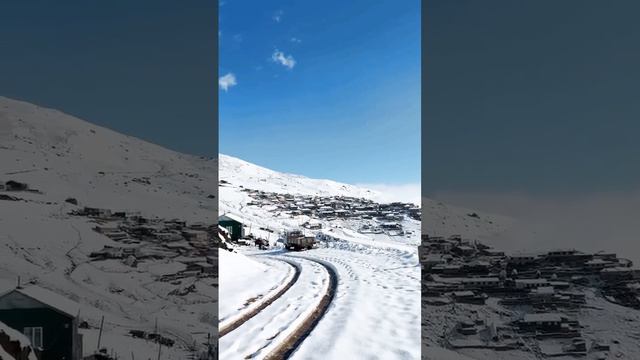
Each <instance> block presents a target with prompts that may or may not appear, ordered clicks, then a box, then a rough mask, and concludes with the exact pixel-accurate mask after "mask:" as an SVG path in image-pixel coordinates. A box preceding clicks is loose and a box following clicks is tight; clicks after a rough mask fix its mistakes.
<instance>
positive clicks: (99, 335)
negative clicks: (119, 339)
mask: <svg viewBox="0 0 640 360" xmlns="http://www.w3.org/2000/svg"><path fill="white" fill-rule="evenodd" d="M103 325H104V315H102V320H100V332H99V333H98V347H97V348H96V352H97V351H99V350H100V341H101V340H102V326H103Z"/></svg>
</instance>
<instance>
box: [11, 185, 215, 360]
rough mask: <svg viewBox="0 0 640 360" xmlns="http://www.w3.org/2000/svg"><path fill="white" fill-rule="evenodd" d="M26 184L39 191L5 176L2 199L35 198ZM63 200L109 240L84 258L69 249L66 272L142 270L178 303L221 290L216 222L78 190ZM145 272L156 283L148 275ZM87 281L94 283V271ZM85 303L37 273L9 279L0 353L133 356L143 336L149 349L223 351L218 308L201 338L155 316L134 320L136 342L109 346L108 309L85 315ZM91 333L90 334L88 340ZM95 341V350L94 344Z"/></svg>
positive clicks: (120, 290)
mask: <svg viewBox="0 0 640 360" xmlns="http://www.w3.org/2000/svg"><path fill="white" fill-rule="evenodd" d="M21 192H31V193H34V192H37V190H33V189H31V188H30V186H29V184H26V183H23V182H19V181H15V180H10V181H7V182H4V183H2V184H0V200H4V201H24V202H28V201H30V200H26V199H23V198H21V195H20V193H21ZM64 202H65V203H66V205H68V206H70V207H71V208H72V210H71V211H69V213H68V214H66V216H70V217H71V218H77V219H84V220H85V221H86V222H87V223H89V224H92V230H93V232H95V233H96V234H99V236H102V237H104V239H105V240H106V241H107V242H108V243H109V245H104V247H103V248H102V249H99V250H96V251H93V252H91V253H89V254H87V255H86V257H84V258H80V257H79V256H78V255H77V254H75V256H70V255H69V260H70V263H71V265H70V266H69V267H67V268H66V269H64V275H65V277H67V278H68V279H71V280H72V281H74V280H73V279H74V278H75V275H74V272H76V270H77V269H78V268H79V267H80V266H91V267H93V268H96V269H100V270H102V271H105V272H112V271H116V272H119V273H127V272H129V273H131V274H138V275H135V276H137V277H139V278H140V279H138V281H144V283H143V286H145V287H149V288H151V287H152V288H153V289H154V290H153V291H154V292H157V295H158V296H160V297H162V298H165V299H169V300H170V301H173V302H175V303H178V304H189V303H197V302H201V301H202V300H200V299H208V298H211V297H214V296H215V297H217V295H216V294H217V287H218V267H217V250H216V246H217V245H216V244H217V242H218V240H217V239H218V235H217V227H216V225H214V224H205V223H200V222H196V223H187V222H186V221H185V220H181V219H162V218H158V217H153V218H150V217H145V216H142V215H141V214H140V213H139V212H130V211H121V210H117V209H106V208H96V207H88V206H80V205H79V201H78V200H77V199H75V198H67V199H66V200H65V201H64ZM78 236H80V233H78ZM141 273H144V275H140V274H141ZM85 276H86V275H85ZM132 277H133V275H132ZM143 277H144V280H143ZM147 277H148V278H149V280H148V281H150V282H151V283H149V282H146V281H147ZM84 281H86V282H87V283H88V285H92V283H91V278H89V277H87V278H85V280H84ZM104 285H105V286H106V285H107V284H104ZM108 292H110V293H112V294H114V295H121V296H131V292H132V289H128V288H126V285H125V284H119V283H118V282H115V281H113V282H111V283H110V284H108ZM199 293H200V295H199V296H200V298H198V299H197V300H195V299H193V300H188V297H189V296H190V295H198V294H199ZM172 299H173V300H172ZM209 301H210V300H209ZM92 305H93V304H92ZM209 306H216V303H215V302H212V301H210V302H209ZM81 308H82V304H79V303H77V302H76V301H75V299H74V298H70V297H66V296H63V295H60V294H58V293H55V292H53V291H50V290H48V289H46V288H43V287H41V286H39V282H38V280H37V278H30V279H24V278H20V277H18V279H17V281H15V283H14V284H13V285H9V286H6V285H4V284H3V288H2V289H0V358H2V356H1V355H2V354H9V356H11V358H15V359H29V360H37V359H71V360H83V359H85V360H86V359H90V360H115V359H122V358H130V357H129V355H130V356H133V352H131V350H132V349H131V348H130V346H131V344H132V343H135V341H136V340H137V341H142V343H143V344H145V346H146V347H148V348H149V349H151V350H150V351H149V352H150V353H157V354H158V356H160V354H161V353H164V352H166V349H167V348H172V347H176V346H180V347H182V348H185V349H186V352H188V353H189V354H190V355H189V358H190V359H194V360H196V359H202V360H204V359H213V358H215V357H216V356H217V355H216V351H217V349H216V348H215V347H216V341H215V339H214V338H212V337H211V335H212V333H213V326H214V324H215V315H214V313H215V310H214V309H211V310H210V315H209V317H208V318H206V319H205V318H202V319H200V321H208V322H210V324H211V328H212V331H211V332H210V334H209V336H208V337H206V340H204V341H203V342H202V343H187V340H186V339H185V338H184V337H183V336H182V334H180V333H179V332H174V331H166V329H160V328H158V325H157V320H156V327H155V329H153V330H150V329H149V327H148V326H142V325H141V326H139V327H135V326H131V327H129V329H128V333H127V334H126V335H125V336H127V337H129V338H130V339H131V343H129V344H123V345H122V346H121V348H114V347H113V342H112V343H111V345H110V346H108V347H107V346H101V340H100V338H101V337H102V334H103V323H104V321H105V319H106V321H107V322H110V320H111V319H110V318H109V316H108V315H107V316H105V315H103V316H102V320H101V321H98V320H97V319H96V318H95V317H94V318H88V317H87V316H85V314H84V313H83V312H82V311H81V310H80V309H81ZM53 334H57V335H56V336H53ZM96 334H98V336H96ZM94 336H96V337H97V344H96V339H93V337H94ZM105 336H106V335H105ZM87 340H90V341H89V342H88V343H87ZM189 341H190V340H189ZM88 344H90V346H89V345H88ZM138 344H139V343H138ZM94 346H95V351H92V348H93V347H94ZM163 348H164V349H165V351H164V352H163ZM87 353H91V355H87ZM162 358H165V357H162Z"/></svg>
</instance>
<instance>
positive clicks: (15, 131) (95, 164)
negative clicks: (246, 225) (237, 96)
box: [0, 97, 217, 221]
mask: <svg viewBox="0 0 640 360" xmlns="http://www.w3.org/2000/svg"><path fill="white" fill-rule="evenodd" d="M150 126H153V124H150ZM0 163H1V164H2V173H0V181H8V180H18V181H21V182H26V183H28V184H29V185H30V186H31V187H33V188H35V189H37V190H41V191H42V192H43V193H45V194H46V196H47V198H48V199H50V200H57V201H62V200H64V199H65V198H68V197H74V198H77V199H78V201H80V202H81V203H84V204H87V205H91V206H96V207H106V208H114V209H126V210H129V209H130V210H136V211H141V212H142V213H143V214H153V215H156V216H166V217H178V216H180V217H184V215H185V213H186V214H188V215H189V216H190V217H191V218H192V219H193V220H194V221H196V220H197V221H211V219H212V217H213V216H212V212H213V211H214V210H215V200H214V199H207V196H208V195H211V194H214V193H215V187H216V171H217V164H216V161H215V160H213V159H206V158H201V157H196V156H191V155H185V154H180V153H178V152H175V151H171V150H168V149H165V148H163V147H161V146H158V145H155V144H151V143H149V142H146V141H143V140H139V139H136V138H133V137H130V136H125V135H122V134H119V133H117V132H114V131H112V130H109V129H106V128H103V127H100V126H96V125H93V124H91V123H88V122H86V121H83V120H80V119H78V118H75V117H73V116H70V115H67V114H64V113H62V112H60V111H57V110H52V109H46V108H42V107H39V106H35V105H32V104H29V103H26V102H21V101H15V100H11V99H8V98H4V97H0ZM144 178H148V180H149V183H148V184H147V183H145V182H146V181H145V180H146V179H144Z"/></svg>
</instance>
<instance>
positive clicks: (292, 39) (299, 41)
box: [290, 37, 302, 44]
mask: <svg viewBox="0 0 640 360" xmlns="http://www.w3.org/2000/svg"><path fill="white" fill-rule="evenodd" d="M290 41H291V42H292V43H296V44H300V43H301V42H302V40H300V39H298V38H297V37H292V38H291V39H290Z"/></svg>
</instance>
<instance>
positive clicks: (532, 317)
mask: <svg viewBox="0 0 640 360" xmlns="http://www.w3.org/2000/svg"><path fill="white" fill-rule="evenodd" d="M523 321H524V322H561V321H562V314H554V313H540V314H526V315H525V316H524V318H523Z"/></svg>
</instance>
